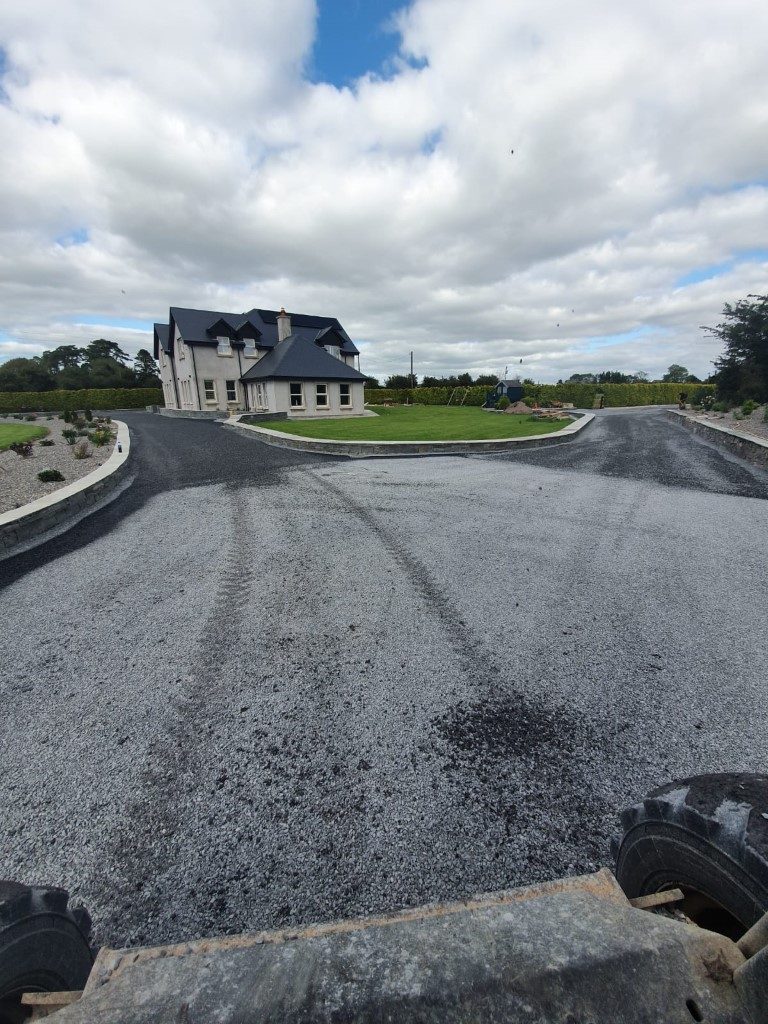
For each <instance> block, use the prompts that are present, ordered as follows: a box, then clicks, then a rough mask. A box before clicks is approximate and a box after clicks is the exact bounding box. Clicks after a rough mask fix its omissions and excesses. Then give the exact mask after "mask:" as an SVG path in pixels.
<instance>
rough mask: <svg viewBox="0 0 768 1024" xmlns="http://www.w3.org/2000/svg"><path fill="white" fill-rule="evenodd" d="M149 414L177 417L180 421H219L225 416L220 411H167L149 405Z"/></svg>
mask: <svg viewBox="0 0 768 1024" xmlns="http://www.w3.org/2000/svg"><path fill="white" fill-rule="evenodd" d="M147 412H156V413H157V414H158V416H176V417H177V418H178V419H180V420H218V419H221V417H222V416H223V415H224V414H223V413H222V412H220V411H219V410H218V409H216V410H214V411H212V412H208V411H207V410H205V409H203V410H202V411H201V410H199V409H165V408H164V407H162V406H160V405H148V406H147Z"/></svg>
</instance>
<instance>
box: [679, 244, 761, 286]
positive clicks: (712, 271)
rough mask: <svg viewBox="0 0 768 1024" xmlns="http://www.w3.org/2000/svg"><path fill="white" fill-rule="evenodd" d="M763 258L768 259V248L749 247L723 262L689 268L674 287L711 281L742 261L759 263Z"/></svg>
mask: <svg viewBox="0 0 768 1024" xmlns="http://www.w3.org/2000/svg"><path fill="white" fill-rule="evenodd" d="M763 260H768V249H747V250H745V251H743V252H739V253H736V254H735V255H733V256H732V257H731V258H730V259H729V260H724V261H723V262H722V263H710V264H709V266H706V267H696V268H695V269H694V270H689V271H688V273H687V274H683V275H682V277H678V279H677V280H676V281H675V284H674V287H675V288H685V287H686V285H689V284H698V283H699V281H710V280H712V278H713V277H722V276H723V274H727V273H728V272H729V271H731V270H733V269H734V267H737V266H739V265H740V264H742V263H759V262H761V261H763Z"/></svg>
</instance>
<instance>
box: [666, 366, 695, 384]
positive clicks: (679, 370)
mask: <svg viewBox="0 0 768 1024" xmlns="http://www.w3.org/2000/svg"><path fill="white" fill-rule="evenodd" d="M688 377H689V371H688V367H687V366H681V365H680V364H679V363H672V365H671V366H670V367H669V369H668V370H667V372H666V373H665V374H664V376H663V377H662V378H661V380H662V383H663V384H685V382H686V381H687V380H688Z"/></svg>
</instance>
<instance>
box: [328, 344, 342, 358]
mask: <svg viewBox="0 0 768 1024" xmlns="http://www.w3.org/2000/svg"><path fill="white" fill-rule="evenodd" d="M325 351H326V352H327V353H328V355H330V356H333V357H334V359H341V349H340V348H339V346H338V345H326V347H325Z"/></svg>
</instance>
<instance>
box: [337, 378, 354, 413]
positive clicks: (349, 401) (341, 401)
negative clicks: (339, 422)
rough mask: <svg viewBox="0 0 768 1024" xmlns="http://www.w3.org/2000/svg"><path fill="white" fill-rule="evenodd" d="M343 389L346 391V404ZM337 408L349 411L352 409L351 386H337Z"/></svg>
mask: <svg viewBox="0 0 768 1024" xmlns="http://www.w3.org/2000/svg"><path fill="white" fill-rule="evenodd" d="M343 388H346V389H347V394H346V398H347V400H346V402H345V401H344V391H343V390H342V389H343ZM339 408H340V409H351V408H352V385H351V384H339Z"/></svg>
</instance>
